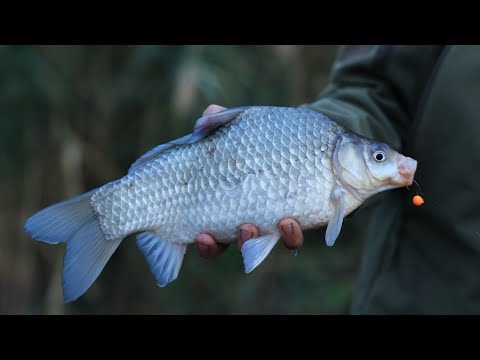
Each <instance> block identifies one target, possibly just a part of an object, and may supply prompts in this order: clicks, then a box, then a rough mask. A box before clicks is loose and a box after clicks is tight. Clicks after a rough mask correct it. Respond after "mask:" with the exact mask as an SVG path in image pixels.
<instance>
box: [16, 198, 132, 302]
mask: <svg viewBox="0 0 480 360" xmlns="http://www.w3.org/2000/svg"><path fill="white" fill-rule="evenodd" d="M94 192H95V190H92V191H89V192H87V193H84V194H82V195H79V196H77V197H74V198H72V199H69V200H66V201H62V202H60V203H57V204H54V205H52V206H50V207H47V208H45V209H43V210H41V211H39V212H38V213H36V214H35V215H33V216H32V217H30V218H29V219H28V220H27V221H26V222H25V226H24V229H25V231H26V232H27V233H29V234H30V235H31V236H32V237H33V238H34V239H35V240H38V241H43V242H46V243H49V244H59V243H66V252H65V256H64V258H63V277H62V285H63V297H64V300H65V302H71V301H74V300H76V299H78V298H79V297H80V296H81V295H83V294H84V293H85V292H86V291H87V290H88V289H89V288H90V286H91V285H92V284H93V282H94V281H95V280H96V279H97V277H98V276H99V275H100V273H101V272H102V270H103V268H104V267H105V265H106V264H107V262H108V260H109V259H110V257H111V256H112V255H113V253H114V252H115V250H116V249H117V247H118V246H119V245H120V243H121V242H122V240H123V239H118V240H110V241H107V239H106V237H105V235H104V233H103V231H102V229H101V227H100V223H99V221H98V218H97V216H96V214H95V212H94V210H93V208H92V206H91V203H90V201H91V197H92V195H93V194H94Z"/></svg>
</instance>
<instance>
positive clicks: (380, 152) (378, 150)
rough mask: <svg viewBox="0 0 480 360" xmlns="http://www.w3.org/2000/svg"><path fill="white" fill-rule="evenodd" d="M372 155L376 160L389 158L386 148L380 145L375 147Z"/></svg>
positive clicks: (380, 160)
mask: <svg viewBox="0 0 480 360" xmlns="http://www.w3.org/2000/svg"><path fill="white" fill-rule="evenodd" d="M372 156H373V158H374V159H375V161H376V162H382V161H385V159H386V158H387V155H386V154H385V150H384V149H383V148H382V147H380V146H376V147H375V148H374V149H373V153H372Z"/></svg>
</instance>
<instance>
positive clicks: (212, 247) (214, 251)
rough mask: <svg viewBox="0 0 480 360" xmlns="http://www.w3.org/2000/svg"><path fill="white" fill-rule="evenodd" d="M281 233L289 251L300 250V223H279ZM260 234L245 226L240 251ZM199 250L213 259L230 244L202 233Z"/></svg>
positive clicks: (211, 107) (214, 109)
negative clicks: (245, 243) (247, 242)
mask: <svg viewBox="0 0 480 360" xmlns="http://www.w3.org/2000/svg"><path fill="white" fill-rule="evenodd" d="M225 109H226V108H224V107H223V106H219V105H214V104H212V105H209V106H208V107H207V108H206V109H205V111H204V112H203V116H206V115H210V114H215V113H217V112H220V111H222V110H225ZM278 227H279V229H280V233H281V234H282V239H283V244H284V245H285V247H287V248H288V249H291V250H293V249H298V248H300V247H301V246H302V244H303V233H302V228H301V227H300V224H299V223H298V221H296V220H294V219H290V218H285V219H283V220H281V221H280V222H279V223H278ZM259 234H260V232H259V230H258V228H257V227H256V226H255V225H253V224H243V225H241V226H240V228H239V232H238V236H237V247H238V250H241V249H242V245H243V243H244V242H245V241H247V240H249V239H252V238H255V237H257V236H259ZM196 244H197V249H198V252H199V254H200V256H201V257H203V258H205V259H212V258H214V257H216V256H218V255H220V254H221V253H223V252H224V251H225V250H226V249H227V247H228V244H221V243H218V242H216V241H215V239H214V238H213V237H212V236H211V235H209V234H206V233H201V234H199V235H198V236H197V239H196Z"/></svg>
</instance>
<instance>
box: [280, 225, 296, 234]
mask: <svg viewBox="0 0 480 360" xmlns="http://www.w3.org/2000/svg"><path fill="white" fill-rule="evenodd" d="M282 230H283V232H284V233H285V235H289V236H291V235H293V224H288V225H282Z"/></svg>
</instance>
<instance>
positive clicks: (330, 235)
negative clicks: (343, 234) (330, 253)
mask: <svg viewBox="0 0 480 360" xmlns="http://www.w3.org/2000/svg"><path fill="white" fill-rule="evenodd" d="M331 198H332V204H333V215H332V217H331V219H330V221H329V222H328V226H327V231H326V233H325V242H326V243H327V245H328V246H333V244H335V240H337V237H338V235H339V234H340V230H342V224H343V218H344V216H345V193H344V191H343V190H342V189H341V188H340V187H335V188H334V189H333V191H332V196H331Z"/></svg>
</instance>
